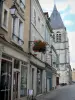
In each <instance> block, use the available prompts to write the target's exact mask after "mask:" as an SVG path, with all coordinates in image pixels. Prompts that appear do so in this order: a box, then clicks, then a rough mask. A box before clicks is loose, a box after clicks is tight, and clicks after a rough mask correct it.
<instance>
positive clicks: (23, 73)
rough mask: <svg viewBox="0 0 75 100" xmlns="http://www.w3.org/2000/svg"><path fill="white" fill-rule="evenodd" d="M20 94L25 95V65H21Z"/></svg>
mask: <svg viewBox="0 0 75 100" xmlns="http://www.w3.org/2000/svg"><path fill="white" fill-rule="evenodd" d="M20 95H21V96H26V95H27V67H26V66H23V65H22V66H21V91H20Z"/></svg>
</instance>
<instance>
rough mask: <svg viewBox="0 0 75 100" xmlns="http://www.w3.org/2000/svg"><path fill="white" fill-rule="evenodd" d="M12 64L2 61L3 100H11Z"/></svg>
mask: <svg viewBox="0 0 75 100" xmlns="http://www.w3.org/2000/svg"><path fill="white" fill-rule="evenodd" d="M11 84H12V63H11V62H9V61H8V60H4V59H2V62H1V88H0V89H1V90H0V94H1V100H11Z"/></svg>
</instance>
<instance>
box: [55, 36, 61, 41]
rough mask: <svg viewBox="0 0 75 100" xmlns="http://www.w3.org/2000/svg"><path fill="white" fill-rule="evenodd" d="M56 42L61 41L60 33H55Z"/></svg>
mask: <svg viewBox="0 0 75 100" xmlns="http://www.w3.org/2000/svg"><path fill="white" fill-rule="evenodd" d="M56 42H61V34H57V35H56Z"/></svg>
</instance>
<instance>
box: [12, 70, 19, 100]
mask: <svg viewBox="0 0 75 100" xmlns="http://www.w3.org/2000/svg"><path fill="white" fill-rule="evenodd" d="M18 81H19V72H18V71H15V72H14V74H13V100H18V84H19V82H18Z"/></svg>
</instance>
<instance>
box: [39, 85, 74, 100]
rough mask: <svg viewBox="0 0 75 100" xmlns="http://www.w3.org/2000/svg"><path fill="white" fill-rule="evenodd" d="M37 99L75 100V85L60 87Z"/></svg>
mask: <svg viewBox="0 0 75 100" xmlns="http://www.w3.org/2000/svg"><path fill="white" fill-rule="evenodd" d="M37 100H75V85H70V86H64V87H59V88H58V89H56V90H54V91H52V92H50V93H48V94H47V95H45V96H40V97H38V99H37Z"/></svg>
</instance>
